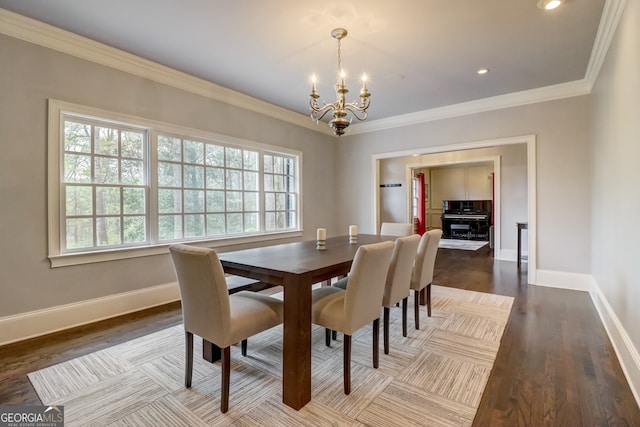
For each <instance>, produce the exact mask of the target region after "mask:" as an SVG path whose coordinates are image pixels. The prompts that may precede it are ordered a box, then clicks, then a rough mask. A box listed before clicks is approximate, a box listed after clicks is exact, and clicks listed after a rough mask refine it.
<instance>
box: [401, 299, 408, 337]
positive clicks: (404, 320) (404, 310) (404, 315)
mask: <svg viewBox="0 0 640 427" xmlns="http://www.w3.org/2000/svg"><path fill="white" fill-rule="evenodd" d="M408 302H409V297H405V298H404V299H403V300H402V336H403V337H406V336H407V305H408Z"/></svg>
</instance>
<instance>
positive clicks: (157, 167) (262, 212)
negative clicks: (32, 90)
mask: <svg viewBox="0 0 640 427" xmlns="http://www.w3.org/2000/svg"><path fill="white" fill-rule="evenodd" d="M50 105H51V107H52V108H51V109H50V121H49V126H50V131H51V132H50V134H51V135H58V137H57V138H56V137H54V138H50V142H49V144H50V152H49V155H50V161H49V167H50V173H49V180H50V182H49V191H50V193H51V194H50V198H49V204H50V208H51V209H50V221H49V224H50V228H52V230H50V231H51V232H50V245H49V249H50V258H52V265H53V264H54V262H53V259H55V258H56V257H68V256H70V255H74V254H76V255H83V254H87V253H90V254H91V253H104V252H105V251H108V252H118V251H119V250H123V251H129V253H131V251H132V250H139V249H141V248H150V247H166V244H168V243H174V242H179V241H205V242H206V241H215V240H219V239H230V238H242V237H246V236H260V235H265V234H273V233H283V232H291V231H298V230H299V223H300V221H299V215H300V212H299V200H300V192H299V173H300V172H299V167H300V153H298V152H294V151H291V150H285V149H278V148H276V147H272V146H266V145H263V144H260V143H255V142H251V141H244V140H238V139H235V138H230V137H222V136H220V135H210V134H203V133H202V132H198V131H195V130H191V129H183V128H178V127H176V126H172V125H168V124H164V123H156V122H151V121H147V120H143V119H139V118H131V117H126V116H124V117H123V116H121V115H117V114H114V113H109V112H104V111H99V110H95V109H90V108H86V107H80V106H75V105H70V104H66V103H61V102H58V101H51V102H50ZM125 256H127V255H123V256H121V257H125ZM129 256H131V255H129ZM78 262H83V261H78ZM73 263H75V262H73ZM65 265H67V264H65Z"/></svg>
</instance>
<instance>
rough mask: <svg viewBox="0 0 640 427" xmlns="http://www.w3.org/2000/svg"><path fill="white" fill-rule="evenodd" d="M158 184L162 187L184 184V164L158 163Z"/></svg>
mask: <svg viewBox="0 0 640 427" xmlns="http://www.w3.org/2000/svg"><path fill="white" fill-rule="evenodd" d="M158 185H159V186H161V187H181V186H182V166H180V165H178V164H175V163H165V162H159V163H158Z"/></svg>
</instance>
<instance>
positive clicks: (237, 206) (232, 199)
mask: <svg viewBox="0 0 640 427" xmlns="http://www.w3.org/2000/svg"><path fill="white" fill-rule="evenodd" d="M227 211H230V212H239V211H242V193H241V192H240V191H227Z"/></svg>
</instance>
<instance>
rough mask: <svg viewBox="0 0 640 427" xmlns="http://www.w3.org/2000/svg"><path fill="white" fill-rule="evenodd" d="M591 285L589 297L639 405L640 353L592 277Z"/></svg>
mask: <svg viewBox="0 0 640 427" xmlns="http://www.w3.org/2000/svg"><path fill="white" fill-rule="evenodd" d="M592 282H593V286H592V289H591V292H590V294H591V299H592V300H593V304H594V305H595V307H596V310H597V311H598V314H599V315H600V320H602V324H603V325H604V327H605V329H606V330H607V334H608V335H609V339H610V340H611V344H612V345H613V349H614V350H615V352H616V356H618V361H619V362H620V366H622V370H623V372H624V376H625V377H626V378H627V382H628V383H629V387H630V388H631V392H632V393H633V396H634V397H635V399H636V403H637V404H638V405H640V393H639V391H640V355H639V354H638V350H637V349H636V348H635V346H634V345H633V342H632V341H631V338H629V334H627V331H626V330H625V329H624V327H623V326H622V323H620V320H619V319H618V316H616V314H615V313H614V311H613V309H612V308H611V305H609V302H608V301H607V299H606V297H605V296H604V294H603V293H602V291H601V290H600V287H599V286H598V284H597V283H596V282H595V281H594V280H593V279H592Z"/></svg>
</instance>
